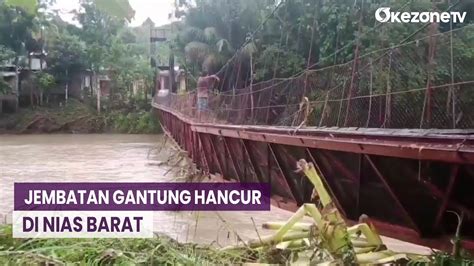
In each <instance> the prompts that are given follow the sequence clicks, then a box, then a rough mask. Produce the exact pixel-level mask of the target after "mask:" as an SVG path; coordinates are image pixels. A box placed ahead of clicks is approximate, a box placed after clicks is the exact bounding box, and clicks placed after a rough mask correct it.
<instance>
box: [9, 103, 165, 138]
mask: <svg viewBox="0 0 474 266" xmlns="http://www.w3.org/2000/svg"><path fill="white" fill-rule="evenodd" d="M160 132H161V129H160V126H159V123H158V122H157V121H156V118H155V116H154V115H153V114H152V110H151V109H150V107H149V105H147V104H143V103H141V104H134V105H130V106H127V107H115V108H113V109H112V108H111V109H109V110H107V111H103V112H102V113H100V114H99V113H97V111H96V110H95V109H94V108H93V107H91V106H89V105H87V104H85V103H82V102H80V101H77V100H74V99H71V100H69V101H68V103H67V104H64V105H60V106H49V107H42V106H39V107H35V108H20V109H19V110H18V112H16V113H13V114H1V115H0V134H44V133H75V134H77V133H83V134H87V133H123V134H154V133H160Z"/></svg>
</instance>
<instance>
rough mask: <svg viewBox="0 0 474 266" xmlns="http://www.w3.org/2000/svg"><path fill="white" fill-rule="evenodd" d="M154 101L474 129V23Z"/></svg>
mask: <svg viewBox="0 0 474 266" xmlns="http://www.w3.org/2000/svg"><path fill="white" fill-rule="evenodd" d="M196 102H197V99H196V94H195V93H194V92H188V93H185V94H169V95H168V96H165V97H155V103H156V104H159V105H161V106H162V107H165V108H168V109H170V110H172V111H173V112H175V113H179V114H181V115H182V116H184V117H187V118H189V119H193V120H195V121H199V122H204V123H221V124H233V125H274V126H292V127H298V126H303V125H304V126H306V127H308V126H313V127H364V128H439V129H452V128H456V129H466V128H474V29H473V27H471V26H466V27H463V28H461V29H456V30H453V31H450V32H445V33H439V34H435V35H431V36H427V37H424V38H421V39H417V40H415V41H411V42H408V43H404V44H403V45H398V46H392V47H390V48H388V49H383V50H378V51H374V52H371V53H369V54H366V55H363V56H360V57H357V58H356V59H354V60H352V61H350V62H347V63H344V64H340V65H334V66H330V67H325V68H320V69H316V70H309V71H306V72H304V73H302V74H300V75H299V76H296V77H293V78H288V79H275V80H269V81H265V82H260V83H256V84H252V85H249V86H247V87H245V88H243V89H238V90H227V91H224V92H213V93H210V95H209V98H208V109H207V110H205V111H199V110H198V109H197V104H196Z"/></svg>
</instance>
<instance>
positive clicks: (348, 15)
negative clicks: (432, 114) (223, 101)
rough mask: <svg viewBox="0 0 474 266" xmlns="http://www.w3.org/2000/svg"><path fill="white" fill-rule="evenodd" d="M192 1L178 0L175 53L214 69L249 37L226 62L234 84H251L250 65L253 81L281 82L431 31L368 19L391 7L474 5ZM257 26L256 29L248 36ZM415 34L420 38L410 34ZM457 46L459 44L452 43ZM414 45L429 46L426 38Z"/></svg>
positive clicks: (468, 5) (467, 6)
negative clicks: (380, 9)
mask: <svg viewBox="0 0 474 266" xmlns="http://www.w3.org/2000/svg"><path fill="white" fill-rule="evenodd" d="M193 2H194V1H179V4H178V5H177V6H178V7H177V10H178V11H179V12H177V13H179V14H180V15H181V16H184V19H183V22H182V23H181V24H178V25H176V28H177V30H178V34H177V36H176V38H175V40H174V43H173V45H174V49H175V53H176V54H177V55H179V57H180V59H179V60H180V61H181V63H182V64H184V65H188V66H189V67H188V68H189V70H190V71H194V74H198V71H199V70H200V69H206V70H208V71H210V72H216V71H217V70H219V69H220V68H221V67H222V66H223V65H224V63H225V62H226V61H227V60H228V59H229V58H231V57H232V55H233V52H234V51H236V50H237V49H238V48H240V47H241V46H242V44H243V43H244V41H245V40H247V45H245V46H244V47H243V49H241V50H240V52H239V53H238V54H237V56H236V57H235V58H234V59H233V60H232V61H231V64H230V65H231V66H232V70H233V72H239V73H240V77H238V78H235V77H234V79H233V80H249V79H250V65H252V64H253V66H254V71H253V73H254V75H255V79H256V80H268V79H271V78H275V77H276V78H284V77H289V76H292V75H293V74H296V73H299V72H301V71H302V70H304V69H305V68H307V67H310V68H312V69H315V68H321V67H323V66H328V65H336V64H340V63H344V62H347V61H350V60H352V59H353V58H354V56H355V50H356V49H355V47H356V46H357V45H359V47H360V53H359V54H366V53H368V52H371V51H375V50H380V49H384V48H388V47H390V46H393V45H396V44H399V43H400V42H403V41H410V40H414V37H416V36H418V37H419V36H425V35H426V34H427V33H428V32H429V27H424V26H423V24H417V23H405V24H400V23H385V24H384V25H383V26H382V25H380V23H378V22H376V21H375V17H374V13H375V10H376V9H377V8H379V7H383V6H389V7H391V10H395V11H430V10H440V11H443V10H448V9H449V10H454V11H468V10H471V9H472V8H473V7H474V4H473V3H472V2H469V1H466V2H462V3H456V4H455V5H454V6H453V7H450V6H449V5H448V3H447V2H446V1H440V2H436V3H433V1H429V0H422V1H409V0H404V1H392V0H384V1H347V0H336V1H334V0H318V1H313V0H286V1H272V0H266V1H251V0H240V1H223V0H200V1H195V4H193ZM453 4H454V2H453ZM274 10H276V11H274ZM272 12H274V14H273V13H272ZM468 13H469V12H468ZM471 20H472V14H468V17H467V18H466V22H465V23H464V24H463V25H454V27H460V26H465V25H467V23H469V22H470V21H471ZM425 26H426V25H425ZM256 29H259V30H258V31H256V33H255V34H252V33H253V32H254V31H255V30H256ZM449 29H450V25H449V23H448V24H440V25H439V26H438V29H437V31H439V32H442V31H446V30H449ZM415 32H419V33H418V34H413V33H415ZM465 37H467V38H468V37H469V34H466V35H465ZM455 38H458V37H455ZM458 41H462V40H459V39H456V40H455V42H458ZM420 45H423V46H426V47H427V41H426V42H423V43H420ZM249 47H250V48H251V49H250V51H249V49H248V48H249ZM465 48H467V47H465ZM455 49H456V48H455ZM420 50H421V49H420ZM467 50H468V51H464V52H466V53H469V54H470V53H471V52H472V51H471V50H472V49H471V48H469V49H467ZM460 52H461V51H460ZM251 53H254V55H255V56H254V58H253V61H252V60H251V57H250V56H249V55H250V54H251ZM469 59H472V57H470V58H469ZM416 63H417V62H416ZM408 67H410V66H408ZM237 69H240V71H238V70H237ZM407 72H409V71H407ZM412 73H413V72H412ZM413 74H415V75H416V73H413Z"/></svg>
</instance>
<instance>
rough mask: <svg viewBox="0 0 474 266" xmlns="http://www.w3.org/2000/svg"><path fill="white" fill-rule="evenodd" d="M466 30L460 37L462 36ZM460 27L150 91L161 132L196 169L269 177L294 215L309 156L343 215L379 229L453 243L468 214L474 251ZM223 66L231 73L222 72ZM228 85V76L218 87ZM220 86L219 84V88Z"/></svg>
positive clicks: (472, 140) (435, 243)
mask: <svg viewBox="0 0 474 266" xmlns="http://www.w3.org/2000/svg"><path fill="white" fill-rule="evenodd" d="M466 36H467V37H466ZM469 36H474V28H473V27H472V26H469V25H468V26H465V27H462V28H458V29H454V30H451V31H448V32H444V33H437V34H430V35H428V36H426V37H422V38H419V39H417V40H414V41H409V42H404V43H401V44H399V45H396V46H392V47H390V48H386V49H382V50H377V51H373V52H370V53H368V54H365V55H358V54H357V51H356V53H355V54H356V56H355V58H354V59H353V60H351V61H349V62H346V63H343V64H339V65H334V66H328V67H322V68H319V69H313V70H307V71H305V72H303V73H301V74H300V75H299V76H295V77H292V78H288V79H272V80H269V81H265V82H260V83H255V84H252V83H250V84H248V86H246V87H244V88H242V89H234V90H225V89H221V91H220V92H213V93H211V95H210V97H209V110H210V111H209V112H207V114H206V115H198V114H199V113H198V112H197V106H196V95H195V92H194V91H191V92H186V93H181V94H176V93H168V94H166V95H164V94H157V95H156V96H155V98H154V100H153V103H152V104H153V107H154V108H156V109H157V110H158V113H159V118H160V121H161V124H162V125H163V127H164V130H165V131H166V132H167V133H168V134H169V135H170V136H172V137H173V138H174V139H175V140H176V141H177V143H178V144H179V145H180V146H181V147H182V148H183V149H185V150H186V151H187V152H188V153H189V156H190V157H191V158H192V159H193V161H194V162H195V163H196V164H197V166H198V167H199V168H201V169H203V170H204V171H206V172H209V173H213V174H219V175H221V176H222V177H223V178H225V179H229V180H235V181H239V182H269V183H270V184H271V187H272V195H273V198H274V203H275V204H277V205H279V206H280V207H282V208H286V209H290V210H296V209H297V208H298V207H297V206H301V205H302V204H304V203H306V202H310V200H311V193H312V185H311V184H310V183H309V181H308V180H306V179H305V178H303V177H302V176H301V174H298V173H295V171H294V170H295V169H294V168H295V165H296V162H297V161H298V160H299V159H305V160H307V161H308V162H312V163H313V164H314V165H315V166H316V168H317V170H318V172H319V173H320V175H321V177H322V178H323V180H324V182H325V185H326V186H327V188H328V189H329V191H330V193H331V194H332V195H333V197H334V199H335V204H336V205H337V207H338V209H339V210H340V211H341V212H342V214H343V215H344V216H345V218H346V219H347V220H352V221H356V220H358V218H359V217H360V216H361V215H363V214H366V215H368V216H369V217H370V218H371V220H372V221H373V223H374V224H375V225H376V226H377V228H378V229H379V230H380V231H381V232H382V233H383V234H385V235H388V236H395V237H397V238H400V239H403V240H407V241H411V242H415V243H420V244H423V245H428V246H431V247H436V248H448V247H449V246H450V242H449V239H450V238H451V237H452V236H453V234H454V233H455V231H456V227H457V225H458V217H457V216H456V215H455V214H453V213H452V212H455V213H457V214H459V215H461V216H462V217H463V222H462V227H461V235H462V236H463V238H464V240H463V245H464V247H465V248H467V249H470V250H474V197H473V196H472V188H473V187H474V135H473V133H474V130H473V129H474V76H473V69H472V66H473V65H474V62H471V61H469V59H466V57H465V56H464V55H463V54H462V53H461V52H460V51H461V48H463V46H465V45H466V43H467V44H469V41H470V45H474V43H473V42H472V40H471V39H472V38H471V39H467V40H465V42H462V43H454V42H453V38H456V39H463V38H464V39H466V38H470V37H469ZM226 72H227V71H226ZM224 84H225V82H224ZM224 86H225V85H224Z"/></svg>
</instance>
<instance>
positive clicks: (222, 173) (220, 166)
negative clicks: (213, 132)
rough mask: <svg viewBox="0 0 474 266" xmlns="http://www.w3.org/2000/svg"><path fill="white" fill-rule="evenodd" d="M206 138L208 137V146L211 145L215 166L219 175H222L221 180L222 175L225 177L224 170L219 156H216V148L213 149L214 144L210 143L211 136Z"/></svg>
mask: <svg viewBox="0 0 474 266" xmlns="http://www.w3.org/2000/svg"><path fill="white" fill-rule="evenodd" d="M208 137H209V144H210V145H211V150H212V154H213V155H214V158H215V159H216V161H217V166H218V167H219V171H220V174H221V175H222V178H224V175H225V172H224V170H223V169H224V168H223V167H222V163H221V160H220V158H219V156H217V152H216V148H215V147H214V142H213V141H212V139H211V136H208Z"/></svg>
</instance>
